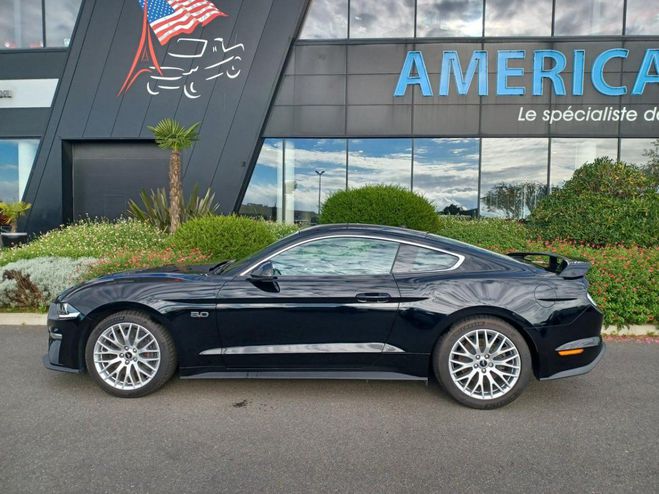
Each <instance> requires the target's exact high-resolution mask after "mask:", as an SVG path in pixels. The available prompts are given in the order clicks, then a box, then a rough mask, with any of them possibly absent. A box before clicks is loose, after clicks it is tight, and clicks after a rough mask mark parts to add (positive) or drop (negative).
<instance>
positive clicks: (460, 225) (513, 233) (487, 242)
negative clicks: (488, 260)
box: [437, 216, 530, 252]
mask: <svg viewBox="0 0 659 494" xmlns="http://www.w3.org/2000/svg"><path fill="white" fill-rule="evenodd" d="M437 234H438V235H442V236H444V237H448V238H453V239H455V240H460V241H462V242H467V243H469V244H473V245H477V246H479V247H483V248H485V249H492V250H497V251H502V250H503V251H506V252H509V251H513V250H523V249H525V248H526V245H527V242H528V241H529V235H530V234H529V231H528V229H527V228H526V227H525V226H524V224H523V223H520V222H518V221H513V220H503V219H495V218H483V219H471V218H461V217H456V216H441V217H440V226H439V229H438V230H437Z"/></svg>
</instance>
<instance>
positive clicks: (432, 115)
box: [414, 105, 480, 137]
mask: <svg viewBox="0 0 659 494" xmlns="http://www.w3.org/2000/svg"><path fill="white" fill-rule="evenodd" d="M479 116H480V108H479V106H478V105H441V106H440V105H423V106H416V107H415V108H414V135H415V136H428V137H442V136H464V135H468V136H473V135H478V132H479Z"/></svg>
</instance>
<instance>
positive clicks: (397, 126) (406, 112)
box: [346, 105, 412, 136]
mask: <svg viewBox="0 0 659 494" xmlns="http://www.w3.org/2000/svg"><path fill="white" fill-rule="evenodd" d="M347 112H348V115H347V129H346V131H347V133H348V135H349V136H381V135H390V136H397V135H400V136H404V135H410V134H411V133H412V105H371V106H358V105H351V106H349V107H348V108H347Z"/></svg>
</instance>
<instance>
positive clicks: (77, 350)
mask: <svg viewBox="0 0 659 494" xmlns="http://www.w3.org/2000/svg"><path fill="white" fill-rule="evenodd" d="M49 316H50V314H49ZM84 334H85V326H84V323H83V320H82V319H81V318H80V317H78V318H75V319H68V320H62V319H58V318H55V317H49V318H48V354H47V355H46V356H45V359H44V365H46V367H47V368H48V369H51V370H57V371H63V372H77V373H79V372H82V371H84V368H85V364H84V359H83V355H84V354H83V343H84V340H85V339H84V337H83V336H84Z"/></svg>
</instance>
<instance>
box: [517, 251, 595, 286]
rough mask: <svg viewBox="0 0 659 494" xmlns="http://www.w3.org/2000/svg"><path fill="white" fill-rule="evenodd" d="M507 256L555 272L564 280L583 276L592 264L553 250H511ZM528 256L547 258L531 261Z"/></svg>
mask: <svg viewBox="0 0 659 494" xmlns="http://www.w3.org/2000/svg"><path fill="white" fill-rule="evenodd" d="M508 256H509V257H512V258H513V259H516V260H518V261H522V262H525V263H527V264H533V265H534V266H538V267H540V268H542V269H544V270H546V271H549V272H550V273H556V274H557V275H558V276H560V277H561V278H565V279H566V280H573V279H577V278H583V277H584V276H585V275H586V273H587V272H588V270H589V269H590V268H591V267H592V264H590V262H589V261H587V260H585V259H570V258H568V257H564V256H561V255H558V254H554V253H553V252H511V253H509V254H508ZM529 257H547V258H549V259H548V261H547V262H546V263H545V262H537V261H532V260H530V259H528V258H529Z"/></svg>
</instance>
